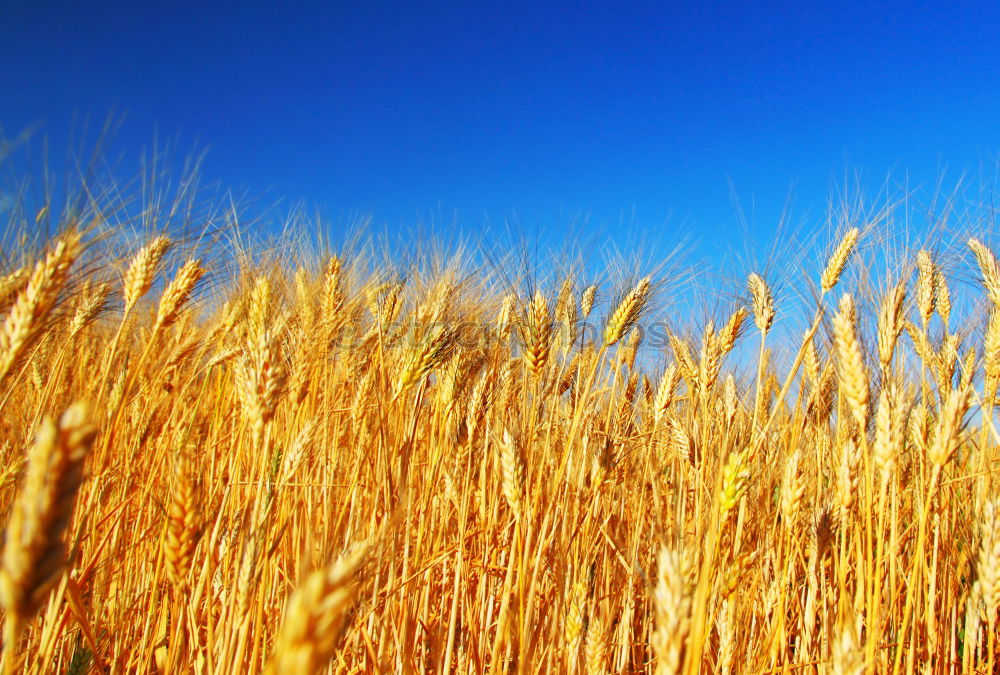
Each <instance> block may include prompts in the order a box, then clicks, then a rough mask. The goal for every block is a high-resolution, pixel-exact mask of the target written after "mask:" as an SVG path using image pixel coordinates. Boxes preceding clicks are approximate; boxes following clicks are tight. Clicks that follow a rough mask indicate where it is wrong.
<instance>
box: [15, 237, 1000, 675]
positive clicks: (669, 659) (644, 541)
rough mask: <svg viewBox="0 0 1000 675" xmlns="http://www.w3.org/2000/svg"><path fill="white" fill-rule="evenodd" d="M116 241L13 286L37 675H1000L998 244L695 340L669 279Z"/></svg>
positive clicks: (819, 285) (27, 594) (838, 290)
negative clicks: (673, 309) (265, 254)
mask: <svg viewBox="0 0 1000 675" xmlns="http://www.w3.org/2000/svg"><path fill="white" fill-rule="evenodd" d="M102 233H106V229H102V227H100V226H97V225H90V224H87V225H84V224H82V223H81V224H79V225H74V224H73V223H71V222H70V223H64V224H63V226H62V227H61V228H59V230H58V232H56V234H54V235H53V236H52V237H51V238H50V240H49V241H47V242H45V245H44V250H39V251H37V252H36V253H35V254H30V255H29V254H27V253H25V254H24V255H22V256H21V258H22V259H21V260H17V261H16V264H12V265H11V266H10V268H9V269H4V270H2V274H3V276H2V278H0V317H2V328H0V411H2V428H0V452H2V454H3V478H2V487H0V507H2V509H3V512H4V513H5V514H6V516H5V522H6V528H5V529H6V535H5V540H4V544H3V553H2V564H0V599H2V603H3V608H4V612H5V619H4V620H5V630H4V636H5V640H4V647H3V659H4V667H5V669H6V671H7V672H15V671H21V670H24V671H32V672H66V673H83V672H116V673H125V672H141V673H150V672H168V671H172V672H198V673H212V672H218V673H235V672H262V671H266V672H271V673H283V674H287V673H305V672H345V673H347V672H399V673H416V672H420V673H423V672H434V673H462V674H465V673H481V672H492V673H507V672H529V673H530V672H564V673H588V674H597V673H658V674H666V673H689V674H690V673H716V672H718V673H736V672H745V673H764V672H803V671H804V672H815V671H818V672H822V673H827V672H829V673H860V672H863V671H877V672H886V673H889V672H893V673H904V672H905V673H909V672H914V671H915V670H919V671H921V672H937V673H945V672H949V673H950V672H976V671H978V672H994V662H995V660H996V639H995V638H996V633H997V626H996V619H997V611H998V607H1000V493H998V490H997V488H996V487H995V481H994V479H993V478H992V472H993V471H994V470H995V460H996V458H997V447H998V442H1000V439H998V437H997V430H996V428H995V424H994V422H993V406H994V400H995V398H996V395H997V388H998V384H1000V304H998V303H1000V268H998V265H997V261H996V260H995V258H994V255H993V253H992V252H991V250H990V248H989V247H988V246H987V245H986V244H984V243H982V242H981V241H979V240H977V239H970V240H969V241H968V242H967V247H966V246H963V247H961V250H957V249H956V250H955V251H951V252H949V253H948V254H947V255H948V257H947V263H948V264H947V265H945V264H944V263H945V253H943V252H941V251H939V250H935V251H934V252H931V251H928V250H920V251H913V254H912V255H908V256H907V258H909V259H906V260H900V261H899V262H898V265H896V266H895V268H893V267H892V266H890V265H885V266H884V269H883V270H882V272H880V275H881V278H879V279H878V283H877V284H873V283H868V284H863V285H862V284H859V283H856V280H857V279H858V278H859V277H858V276H852V275H850V274H848V273H847V272H848V271H849V270H850V269H851V267H852V265H854V264H855V261H856V260H857V259H858V258H859V257H861V256H862V255H863V253H862V252H861V250H862V248H863V247H865V246H868V245H869V244H867V243H866V235H865V232H864V231H863V228H862V231H861V232H859V230H858V229H856V228H853V227H844V228H842V229H841V232H840V234H839V236H837V238H836V239H834V240H832V241H830V242H829V243H828V246H827V248H826V251H825V252H823V253H822V254H821V255H822V259H819V260H815V261H813V263H814V264H813V268H812V269H813V271H812V272H809V273H806V275H805V276H803V277H802V278H800V280H799V282H798V283H799V284H800V285H801V287H802V288H807V289H812V292H811V294H808V293H807V294H806V296H807V297H808V298H809V300H808V303H807V304H808V305H809V307H808V308H807V310H806V311H805V314H804V316H797V317H795V318H793V317H791V316H790V314H791V313H792V309H790V308H789V307H783V301H782V298H781V296H780V294H776V293H775V292H774V291H773V289H772V286H771V284H770V283H769V281H768V279H767V276H768V275H767V273H766V270H753V269H750V270H740V271H738V272H737V273H738V274H740V275H741V276H742V278H743V279H745V283H742V284H741V285H742V286H743V289H742V290H741V293H740V294H734V295H731V296H730V300H729V301H728V305H727V306H720V307H718V309H717V311H716V312H715V314H714V315H712V316H708V317H707V318H706V319H705V320H704V321H700V320H699V323H700V324H701V325H699V326H697V327H696V328H693V329H692V328H691V323H692V322H693V318H692V317H674V318H671V316H670V315H669V313H668V314H667V316H666V318H664V319H662V322H661V323H659V324H657V326H658V329H657V327H656V326H652V325H651V321H652V317H653V316H654V310H655V309H656V308H657V307H664V306H668V305H669V299H670V295H671V293H673V292H674V289H672V288H671V285H670V281H669V280H668V279H664V278H661V277H660V276H658V275H657V274H655V273H654V274H652V275H651V276H645V273H644V272H643V271H641V270H640V271H637V272H636V273H633V274H632V276H631V277H630V279H631V280H630V281H627V282H622V283H618V284H614V283H612V282H602V283H597V284H594V283H592V280H591V279H588V278H587V277H586V276H585V275H584V274H583V273H582V272H579V273H568V274H562V273H552V274H551V275H544V274H541V275H537V276H535V277H533V278H531V279H515V280H508V281H509V283H502V282H501V281H499V278H498V277H496V276H490V275H487V274H485V273H482V272H478V271H473V272H469V271H468V270H466V269H463V267H462V265H460V264H458V263H457V262H452V263H448V264H444V265H434V264H429V263H428V264H424V265H420V264H414V265H412V266H410V267H407V268H403V267H400V268H398V269H390V268H389V266H387V265H371V264H366V263H364V262H363V261H360V260H359V259H357V257H356V256H354V255H353V254H351V253H350V252H346V251H342V252H338V253H337V254H331V255H328V256H326V257H324V258H323V259H322V260H321V261H320V262H318V263H316V262H307V261H304V260H303V261H299V260H296V259H295V256H290V257H289V256H283V257H282V258H279V259H278V262H277V263H275V262H274V258H272V262H271V263H267V262H262V260H261V259H259V258H256V259H255V258H254V256H253V255H252V254H253V251H249V252H248V251H241V252H235V253H234V252H230V253H232V255H230V256H228V257H227V256H226V255H224V254H222V253H219V251H210V250H205V249H206V247H201V248H199V247H197V246H189V245H188V244H187V243H185V242H183V241H180V240H178V239H175V238H174V237H172V236H171V235H170V234H169V233H160V232H155V231H149V232H146V233H145V234H144V235H143V236H142V238H141V240H140V241H139V242H138V243H137V244H136V245H135V246H134V247H132V248H131V250H127V251H123V250H121V249H120V242H121V238H113V239H112V238H109V237H108V236H107V235H106V234H102ZM112 241H113V242H115V244H114V245H112V244H111V243H110V242H112ZM877 244H878V243H877V242H874V243H873V244H871V245H874V246H877ZM901 257H902V256H901ZM8 259H9V260H16V256H8ZM234 261H235V262H234ZM955 278H964V279H966V280H968V281H972V283H965V284H962V292H963V295H967V296H969V299H968V301H967V302H964V303H959V302H957V301H956V302H954V303H953V297H952V288H954V287H955V286H958V284H956V283H955V282H954V279H955ZM973 280H974V281H973ZM529 282H530V283H529ZM695 283H698V279H695ZM956 298H957V294H956ZM789 304H791V303H789ZM801 304H802V303H799V305H798V307H797V308H796V311H798V313H799V314H801V313H802V312H801ZM953 308H954V309H956V310H957V309H959V308H961V311H962V312H963V314H962V315H961V316H959V315H957V312H954V313H953V311H952V310H953ZM799 325H802V326H805V328H806V330H805V333H804V334H802V333H800V332H798V329H797V328H796V329H795V330H792V329H791V328H790V327H794V326H799ZM659 338H662V339H660V341H659V343H658V342H657V339H659Z"/></svg>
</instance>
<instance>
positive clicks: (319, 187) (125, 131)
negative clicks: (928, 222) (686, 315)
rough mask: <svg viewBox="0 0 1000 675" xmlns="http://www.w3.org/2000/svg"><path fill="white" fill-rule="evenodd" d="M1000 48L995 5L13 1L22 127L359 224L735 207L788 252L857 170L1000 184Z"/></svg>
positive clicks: (8, 12)
mask: <svg viewBox="0 0 1000 675" xmlns="http://www.w3.org/2000/svg"><path fill="white" fill-rule="evenodd" d="M293 5H294V7H293ZM998 35H1000V4H998V3H996V2H983V3H954V4H949V3H940V2H927V3H918V2H912V3H897V2H877V3H854V2H851V3H846V2H845V3H806V2H798V3H793V2H787V3H765V2H697V3H696V2H691V3H632V4H628V3H610V2H609V3H543V2H526V3H522V2H503V3H489V4H487V3H474V2H472V3H470V2H461V3H459V2H455V3H435V4H424V3H419V2H365V3H350V4H349V3H337V2H330V3H315V4H312V5H310V4H308V3H279V2H209V3H185V2H176V3H162V4H161V6H159V7H154V4H153V3H141V2H122V3H116V2H94V3H80V2H51V1H47V0H5V1H4V2H2V3H0V91H2V92H3V95H2V97H0V127H2V128H3V130H4V132H5V134H6V135H7V136H8V137H11V136H13V135H15V134H16V133H18V132H19V131H21V130H23V129H25V128H27V127H29V126H32V125H39V131H38V134H44V135H47V136H48V137H49V138H50V141H51V144H52V148H53V149H54V150H58V149H59V148H60V144H63V146H65V142H66V141H65V139H66V138H67V133H68V131H69V130H71V129H72V128H73V125H74V124H78V122H74V119H77V120H78V119H79V118H80V117H86V116H89V117H90V118H91V120H97V121H100V120H103V119H104V118H105V117H106V116H107V115H108V114H109V112H112V111H114V112H116V113H124V114H125V115H126V117H125V121H124V123H123V124H122V126H121V128H120V130H119V132H118V133H117V135H116V137H115V149H116V150H117V151H121V152H124V153H126V154H127V155H130V156H134V157H137V156H138V154H139V151H140V149H141V148H142V147H144V146H148V145H149V143H150V141H151V140H152V138H153V136H154V133H155V134H158V135H159V136H160V137H161V138H175V139H179V140H180V142H181V147H186V144H189V145H193V144H195V143H197V144H199V145H200V146H201V147H206V148H208V150H209V153H208V158H207V161H206V164H205V167H204V174H205V177H206V178H207V179H209V180H212V181H219V182H220V183H222V184H224V185H227V186H233V187H242V188H246V189H247V190H249V192H250V193H251V194H257V195H264V196H265V197H266V198H267V199H277V198H279V197H281V198H286V199H289V200H302V201H303V202H304V203H306V204H308V205H310V206H314V207H317V208H318V209H319V210H320V211H321V212H322V213H324V214H326V216H327V217H328V218H329V219H330V220H331V221H332V222H333V223H334V224H337V223H344V222H347V220H349V219H350V218H352V217H353V216H356V215H357V214H366V215H371V216H372V217H373V219H374V222H375V223H376V224H377V225H379V226H386V227H388V228H389V229H390V230H393V229H398V228H401V227H404V226H410V225H414V224H416V223H418V222H420V221H427V220H434V221H435V222H437V223H439V224H440V225H439V227H440V228H441V229H442V231H443V232H444V233H446V234H447V233H449V232H450V231H451V229H450V228H451V227H457V228H459V229H461V230H463V231H475V230H476V229H477V228H478V227H479V226H480V225H481V224H482V223H483V222H487V221H488V222H491V223H493V224H494V227H496V226H497V225H498V224H502V223H503V222H504V221H505V220H506V219H512V218H515V217H516V218H515V219H516V221H517V222H518V224H519V225H518V226H519V227H520V228H521V229H522V231H524V232H525V233H528V234H532V233H535V232H538V233H541V234H542V235H543V236H549V237H557V236H561V234H562V233H563V232H564V231H565V230H566V228H568V227H569V226H570V225H572V224H573V223H576V222H579V221H580V220H581V218H580V217H581V216H585V217H586V219H587V222H588V224H587V225H585V226H580V227H579V228H578V229H577V232H579V233H581V234H582V235H583V236H584V237H587V236H590V235H592V234H593V233H595V232H601V233H602V236H610V237H612V238H624V237H629V238H632V239H636V238H642V239H647V240H650V241H656V240H658V239H661V238H672V239H676V238H677V237H678V236H680V235H683V234H691V235H694V236H696V237H700V238H701V239H702V241H703V242H709V243H712V242H716V241H721V240H724V238H725V237H726V236H727V235H728V233H729V232H731V230H732V228H733V227H734V226H735V225H736V223H737V222H738V218H737V210H736V207H735V205H734V201H733V194H734V193H735V195H736V197H737V198H738V201H739V203H740V204H741V205H742V207H743V209H744V211H745V212H746V214H747V218H748V219H749V221H750V234H751V235H752V236H755V237H760V238H761V239H766V238H767V237H769V236H772V235H773V232H774V227H775V225H776V223H777V221H778V219H779V216H780V214H781V212H782V208H783V207H784V205H785V204H786V202H787V201H788V199H789V198H793V199H794V211H795V213H796V214H797V215H798V216H801V215H802V214H809V215H811V216H812V218H811V219H810V220H808V221H807V222H810V223H816V222H818V221H819V218H820V216H821V214H822V212H823V210H824V207H825V203H826V200H827V198H828V197H829V196H830V194H831V192H832V191H833V190H834V189H835V187H836V186H837V185H842V184H843V181H844V176H845V175H846V174H847V173H850V174H852V175H853V174H854V173H855V172H861V175H862V176H863V183H864V185H865V186H866V187H867V188H868V189H870V190H872V191H876V190H877V189H878V188H879V187H880V186H881V185H882V183H883V182H884V181H885V179H886V176H887V175H889V174H890V172H891V174H892V176H893V178H894V180H896V181H903V180H904V179H906V180H908V182H909V184H910V185H911V186H913V185H920V184H925V185H933V184H934V182H935V181H936V180H937V179H938V178H939V177H940V176H941V174H942V172H945V171H946V173H945V174H944V175H945V181H946V184H947V183H948V181H952V182H953V181H954V180H957V179H958V177H959V176H960V175H961V174H962V173H963V172H966V173H969V174H973V175H978V174H980V173H981V172H986V173H987V174H989V173H992V172H993V171H994V170H995V168H996V160H997V156H998V152H1000V125H998V124H997V120H998V119H1000V47H998V46H997V44H998V41H1000V38H998V37H997V36H998ZM38 137H39V136H38V135H36V138H38ZM621 222H626V223H628V224H629V231H628V233H627V234H626V233H625V232H622V231H620V230H619V229H618V224H619V223H621Z"/></svg>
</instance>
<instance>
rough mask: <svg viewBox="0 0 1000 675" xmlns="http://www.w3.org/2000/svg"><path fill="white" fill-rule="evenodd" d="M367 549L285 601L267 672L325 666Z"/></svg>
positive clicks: (318, 574)
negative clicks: (286, 602) (285, 607)
mask: <svg viewBox="0 0 1000 675" xmlns="http://www.w3.org/2000/svg"><path fill="white" fill-rule="evenodd" d="M366 551H367V547H366V546H364V545H360V546H358V547H357V548H356V549H355V550H353V551H351V552H349V553H347V554H345V555H343V556H341V557H340V558H339V559H338V560H337V561H336V562H335V563H333V564H332V565H330V566H329V567H326V568H324V569H320V570H316V571H314V572H312V573H311V574H309V575H308V576H307V577H306V578H305V580H304V581H303V582H302V583H301V584H300V585H299V588H298V589H297V590H296V591H295V592H294V593H293V594H292V597H291V598H289V600H288V607H287V609H286V610H285V617H284V620H283V621H282V624H281V628H280V629H279V630H278V635H277V637H276V638H275V641H274V652H273V655H272V658H271V662H270V663H269V664H268V668H267V671H266V672H267V673H269V674H270V675H278V674H281V675H286V674H288V673H317V672H321V671H323V670H324V669H325V668H326V665H327V663H328V662H329V660H330V659H331V658H332V657H333V654H334V652H335V651H336V649H337V644H338V642H339V641H340V634H341V629H342V627H343V623H344V617H345V616H346V615H347V613H348V611H349V610H350V608H351V604H352V601H353V599H354V593H355V589H356V581H357V576H358V571H359V569H360V568H361V565H362V563H363V562H364V560H365V554H366Z"/></svg>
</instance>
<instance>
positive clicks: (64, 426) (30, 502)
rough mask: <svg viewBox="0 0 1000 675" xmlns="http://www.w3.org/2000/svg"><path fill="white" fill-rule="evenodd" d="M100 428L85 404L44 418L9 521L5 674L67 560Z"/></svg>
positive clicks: (1, 588) (3, 575) (1, 583)
mask: <svg viewBox="0 0 1000 675" xmlns="http://www.w3.org/2000/svg"><path fill="white" fill-rule="evenodd" d="M95 434H96V431H95V429H94V427H92V426H91V425H90V423H89V422H88V412H87V408H86V406H85V405H84V404H82V403H77V404H74V405H72V406H70V407H69V408H68V409H67V410H66V412H64V413H63V415H62V417H61V418H60V420H59V423H58V425H57V424H56V423H55V422H53V421H52V420H46V421H44V422H43V423H42V424H41V426H40V428H39V430H38V433H37V435H36V437H35V443H34V445H33V446H32V448H31V451H30V453H29V455H28V466H27V469H26V471H25V476H24V482H23V483H22V485H21V491H20V493H19V495H18V498H17V500H16V501H15V502H14V506H13V509H12V511H11V515H10V521H9V522H8V524H7V531H6V542H5V545H4V550H3V562H2V566H0V599H2V602H3V606H4V608H5V609H6V610H7V627H6V634H5V637H6V639H5V645H4V655H5V660H4V668H5V672H7V673H11V672H13V669H14V657H15V652H16V650H17V640H18V637H19V636H20V629H21V627H23V626H24V623H25V622H26V621H29V620H30V619H31V618H32V617H33V616H34V614H35V613H36V612H37V611H38V608H39V607H40V606H41V604H42V602H43V601H44V600H45V597H46V596H47V595H48V592H49V590H50V589H51V588H52V586H53V585H54V584H55V583H56V582H57V581H58V580H59V575H60V573H61V571H62V569H63V566H64V564H65V563H66V547H65V544H64V543H63V539H62V535H63V532H64V531H65V530H66V528H67V526H68V525H69V520H70V516H71V515H72V512H73V504H74V503H75V500H76V494H77V490H78V488H79V486H80V483H81V481H82V479H83V460H84V457H85V455H86V453H87V450H88V449H89V448H90V445H91V443H92V442H93V440H94V436H95Z"/></svg>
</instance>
